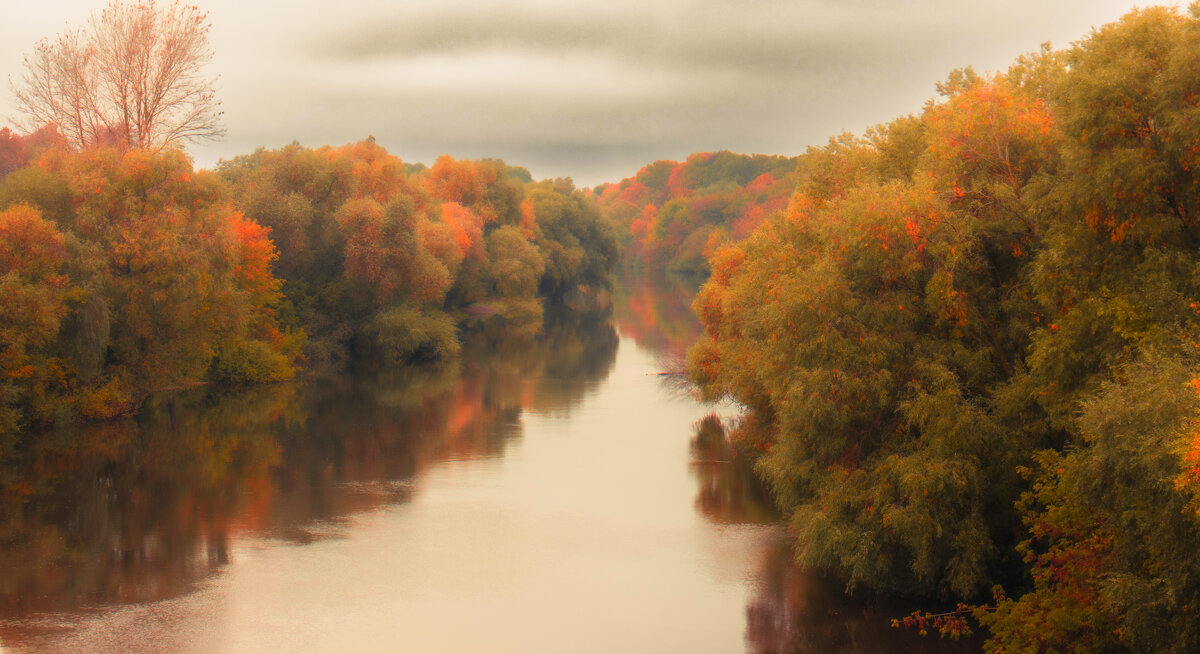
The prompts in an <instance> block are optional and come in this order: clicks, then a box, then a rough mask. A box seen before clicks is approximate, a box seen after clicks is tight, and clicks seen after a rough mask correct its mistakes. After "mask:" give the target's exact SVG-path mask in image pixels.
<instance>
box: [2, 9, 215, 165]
mask: <svg viewBox="0 0 1200 654" xmlns="http://www.w3.org/2000/svg"><path fill="white" fill-rule="evenodd" d="M207 18H208V15H207V14H206V13H204V12H202V11H200V9H198V8H197V7H194V6H191V5H184V4H181V3H180V2H178V1H173V2H171V3H170V4H169V5H166V6H162V5H159V4H158V3H156V1H155V0H142V1H139V2H135V3H129V2H124V1H123V0H113V2H111V3H110V4H109V5H108V6H107V7H105V9H104V10H103V11H102V12H101V13H100V14H99V15H98V16H93V17H92V18H91V20H90V21H89V22H88V25H87V27H86V28H85V29H82V30H75V31H68V32H67V33H65V34H63V35H62V36H60V37H59V38H58V39H57V40H55V41H53V42H50V41H46V40H43V41H40V42H38V43H37V45H35V46H34V51H33V53H32V54H31V55H29V56H28V57H26V58H25V68H26V72H25V75H24V76H23V77H22V80H21V84H19V85H17V84H14V85H13V92H14V94H15V95H16V98H17V107H18V109H19V110H20V111H21V113H22V114H24V119H22V120H20V121H19V123H20V126H21V127H22V128H23V129H25V130H26V131H33V130H36V129H38V128H40V127H42V126H44V125H47V124H54V125H57V126H58V128H59V130H60V131H61V132H62V133H63V135H64V136H66V137H67V139H68V140H69V141H71V142H72V143H74V144H75V145H77V146H80V147H86V146H89V145H94V144H97V143H110V144H121V145H126V146H130V147H141V148H155V149H159V148H164V147H167V146H170V145H176V144H182V143H185V142H194V141H200V140H208V139H216V138H220V137H221V136H222V135H224V133H225V131H224V130H223V129H222V128H221V126H220V117H221V111H220V106H221V103H220V102H219V101H218V100H217V99H216V93H215V92H214V90H213V85H214V82H215V80H214V79H210V78H206V77H204V75H203V68H204V66H205V65H206V64H207V63H208V62H209V61H211V59H212V50H211V49H210V47H209V44H208V31H209V26H208V23H207Z"/></svg>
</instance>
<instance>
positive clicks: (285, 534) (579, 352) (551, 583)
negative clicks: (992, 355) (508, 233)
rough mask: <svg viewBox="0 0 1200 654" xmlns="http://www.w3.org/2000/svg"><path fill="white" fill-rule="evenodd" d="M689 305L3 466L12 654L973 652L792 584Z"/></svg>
mask: <svg viewBox="0 0 1200 654" xmlns="http://www.w3.org/2000/svg"><path fill="white" fill-rule="evenodd" d="M692 290H694V289H693V288H691V287H689V286H688V285H687V283H686V282H683V281H680V280H662V279H658V280H645V279H637V278H632V279H629V280H627V281H626V282H625V283H624V284H622V285H621V287H620V288H619V289H618V291H617V293H616V295H615V297H616V301H615V308H614V313H613V317H612V319H611V320H581V319H579V318H578V317H571V316H568V317H566V318H563V319H559V320H552V321H550V322H549V323H548V327H547V329H546V331H545V333H544V334H543V335H542V336H540V337H538V338H535V339H525V340H519V341H512V340H507V339H502V338H488V337H486V336H484V335H476V336H474V337H472V338H471V339H470V340H469V341H468V343H467V345H466V347H465V348H464V354H463V357H462V361H461V363H460V364H458V365H455V366H450V367H445V368H442V369H407V370H402V371H392V372H383V373H379V372H376V373H360V374H357V375H354V376H345V377H339V378H335V379H326V380H321V381H314V382H307V383H295V384H284V385H277V386H270V387H264V388H253V389H249V390H241V391H237V392H218V391H214V390H210V389H196V390H194V391H188V392H185V393H178V394H175V395H172V396H171V397H168V398H162V399H160V400H157V401H155V402H152V403H150V404H149V405H148V406H147V407H146V408H145V410H144V411H143V412H142V415H140V416H139V417H138V418H137V419H136V420H127V421H123V422H116V423H110V424H104V425H99V426H92V427H88V428H86V429H80V430H78V431H76V432H73V433H62V434H50V435H46V436H44V437H43V438H41V439H40V440H39V442H38V445H37V446H36V447H34V448H33V451H31V452H28V453H25V454H24V455H23V456H22V457H21V458H20V459H17V460H13V461H9V462H7V463H6V464H4V465H3V466H2V467H0V489H2V490H0V650H2V651H4V652H10V651H11V652H396V651H405V652H522V653H537V652H581V653H582V652H605V653H608V652H714V653H718V652H763V653H765V652H906V651H914V652H921V651H930V652H933V651H937V652H948V651H977V649H978V644H977V643H969V644H953V643H946V642H942V641H939V640H936V639H925V638H921V637H920V636H918V635H916V634H913V633H910V632H901V631H897V630H894V629H891V628H890V627H889V626H888V622H889V618H891V617H899V616H900V615H903V614H904V613H907V612H908V611H911V610H912V607H910V608H907V609H902V608H900V605H894V604H887V603H883V604H881V603H880V602H878V601H871V600H867V599H864V598H857V599H856V598H848V597H845V596H843V595H842V593H841V592H840V586H839V585H838V584H837V583H836V582H833V581H831V580H828V579H824V578H822V577H821V576H820V575H817V574H813V573H810V572H807V571H803V570H800V569H797V568H796V567H795V566H793V565H792V564H791V563H790V557H789V556H788V553H787V546H786V538H785V536H784V534H783V531H782V529H781V527H780V526H779V525H778V524H777V520H778V518H777V516H776V515H775V514H774V513H773V511H772V510H771V507H770V503H769V501H768V500H767V499H766V498H765V496H764V495H763V493H762V491H761V489H760V488H759V487H758V486H757V484H756V483H755V481H754V478H753V476H752V475H751V474H750V473H749V472H748V470H746V468H745V466H744V465H741V464H740V463H739V462H737V461H735V460H733V457H732V454H731V452H730V450H729V448H728V446H727V445H726V444H725V443H724V441H723V439H722V437H721V435H720V432H719V430H714V429H712V428H711V427H712V426H713V422H712V421H711V420H710V421H709V422H708V423H707V424H708V427H709V428H708V429H698V425H700V424H702V421H703V419H704V418H705V416H709V415H710V414H714V413H715V414H716V415H718V416H726V417H728V416H731V415H733V414H734V409H733V408H732V407H729V406H720V405H715V406H714V405H705V404H702V403H700V402H698V401H697V400H696V399H695V398H694V397H693V396H692V394H691V392H690V391H689V390H688V389H687V388H686V386H685V385H684V384H683V383H682V382H681V380H680V379H679V378H678V377H677V376H673V375H669V374H662V373H664V372H667V371H669V370H672V369H676V368H677V367H678V366H679V365H680V361H681V360H682V357H683V354H684V351H685V349H686V346H687V344H688V343H689V342H690V341H691V340H692V339H693V338H695V336H696V335H697V333H698V331H699V327H698V325H697V324H696V322H695V319H694V317H692V315H691V313H690V312H689V311H688V309H687V306H686V302H687V298H688V294H689V293H690V292H691V291H692Z"/></svg>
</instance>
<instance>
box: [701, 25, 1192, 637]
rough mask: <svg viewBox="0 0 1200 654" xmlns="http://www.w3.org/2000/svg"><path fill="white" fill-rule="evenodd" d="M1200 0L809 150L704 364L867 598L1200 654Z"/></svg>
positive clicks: (709, 324) (746, 245) (807, 547)
mask: <svg viewBox="0 0 1200 654" xmlns="http://www.w3.org/2000/svg"><path fill="white" fill-rule="evenodd" d="M1197 71H1200V4H1193V5H1192V7H1191V9H1190V12H1189V13H1186V14H1185V13H1181V12H1179V11H1177V10H1174V9H1166V8H1154V9H1147V10H1144V11H1135V12H1133V13H1130V14H1129V15H1127V16H1126V17H1124V18H1123V19H1122V20H1121V21H1119V22H1117V23H1114V24H1110V25H1106V26H1104V27H1102V28H1099V29H1096V30H1094V31H1093V33H1091V34H1090V35H1089V36H1088V37H1087V38H1085V39H1083V40H1081V41H1080V42H1078V43H1077V44H1075V45H1074V46H1073V47H1070V48H1068V49H1064V50H1052V49H1050V48H1049V47H1046V48H1044V49H1043V50H1042V51H1040V52H1037V53H1033V54H1030V55H1026V56H1023V57H1021V58H1019V59H1018V60H1017V61H1016V62H1015V63H1014V64H1013V65H1012V66H1011V67H1010V68H1009V69H1008V70H1007V71H1004V72H1002V73H998V74H994V75H987V76H981V75H977V74H975V73H974V72H972V71H970V70H962V71H957V72H955V73H953V74H951V75H950V77H949V78H948V80H947V81H945V82H944V83H943V84H941V85H940V86H939V90H940V92H941V96H942V97H941V99H940V100H938V101H932V102H930V103H929V104H928V105H927V106H926V107H925V108H924V110H923V111H922V112H920V113H919V114H917V115H914V116H905V117H902V118H899V119H897V120H895V121H892V122H891V123H888V124H886V125H882V126H880V127H878V128H876V129H873V130H871V131H870V132H868V133H867V134H866V135H864V136H861V137H857V136H849V135H844V136H840V137H837V138H835V139H833V140H831V141H830V143H829V144H828V145H827V146H825V147H821V148H814V149H811V150H810V151H809V152H807V153H806V154H805V155H803V156H802V157H801V162H800V164H799V165H798V167H797V171H798V174H799V180H798V186H797V188H796V192H795V193H794V195H792V197H791V199H790V201H789V204H788V206H787V208H786V210H784V211H780V212H777V213H775V214H773V215H771V216H770V217H768V218H767V219H766V220H764V221H763V222H762V223H761V224H760V225H759V226H758V227H757V228H756V229H755V230H754V232H753V233H752V234H750V235H749V236H748V237H747V238H746V239H745V240H743V241H740V242H731V243H726V244H724V245H722V246H720V247H718V248H716V249H715V251H713V252H712V253H711V254H710V256H709V258H708V263H709V265H710V266H711V270H712V275H711V278H710V280H709V281H708V282H707V284H706V285H705V286H704V287H703V288H702V290H701V292H700V293H699V295H698V296H697V298H696V300H695V303H694V308H695V310H696V312H697V313H698V314H699V316H700V318H701V321H702V322H703V323H704V325H705V330H706V333H705V336H704V337H703V338H702V339H701V340H700V341H699V342H698V343H697V344H696V345H695V346H694V347H693V348H692V350H691V351H690V353H689V368H690V373H691V375H692V377H693V378H694V380H695V381H696V382H697V383H698V384H700V385H701V386H702V387H703V388H704V390H705V392H706V393H707V394H708V395H709V396H710V397H717V396H731V397H732V398H734V399H736V400H737V401H738V402H739V403H740V404H741V405H742V406H743V407H744V412H743V414H742V416H741V418H740V419H739V420H738V421H737V422H736V424H735V425H733V428H732V438H733V439H734V441H735V443H736V444H737V445H738V447H739V448H740V449H741V450H742V451H746V452H751V453H753V454H754V456H755V458H756V464H755V465H756V470H757V472H758V473H759V475H760V476H761V477H762V479H764V480H765V482H766V483H767V485H768V486H769V488H770V489H771V491H772V494H773V496H774V498H775V500H776V502H777V503H778V504H779V506H780V508H781V509H782V510H783V511H784V512H785V513H786V515H787V521H788V525H789V527H790V529H791V531H792V533H793V534H794V535H795V556H796V558H797V560H798V561H799V562H800V563H802V564H805V565H809V566H816V567H821V568H825V569H829V570H832V571H834V572H835V573H837V574H839V575H841V576H842V577H843V578H844V579H845V580H846V582H847V583H848V585H849V586H851V587H860V588H868V589H873V590H877V591H885V592H893V593H895V592H899V593H913V594H918V595H921V596H925V597H928V598H933V599H934V600H936V601H943V602H945V601H949V602H954V601H960V602H962V604H960V606H959V608H958V610H956V611H950V612H948V613H944V614H927V613H919V614H916V615H914V616H911V617H910V618H909V619H908V620H907V621H906V622H908V623H910V624H917V625H920V626H922V627H923V628H926V629H931V628H937V629H941V630H943V631H945V632H948V633H957V632H961V631H962V630H963V629H965V628H967V622H966V618H967V617H969V616H974V618H976V619H977V620H978V622H980V623H982V624H983V625H984V626H985V627H986V628H987V630H988V633H989V634H990V640H989V641H988V643H987V649H988V650H989V651H992V652H1017V651H1021V652H1025V651H1061V652H1120V651H1162V652H1166V651H1175V652H1184V651H1200V619H1197V610H1198V609H1200V556H1198V555H1197V549H1196V544H1197V543H1198V542H1200V515H1198V512H1200V431H1198V428H1197V425H1200V257H1198V256H1197V248H1198V246H1200V75H1198V74H1197Z"/></svg>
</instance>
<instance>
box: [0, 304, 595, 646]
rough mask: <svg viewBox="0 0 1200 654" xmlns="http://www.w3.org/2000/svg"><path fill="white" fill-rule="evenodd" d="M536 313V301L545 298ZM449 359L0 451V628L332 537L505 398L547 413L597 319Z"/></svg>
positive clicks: (142, 595) (158, 414) (169, 400)
mask: <svg viewBox="0 0 1200 654" xmlns="http://www.w3.org/2000/svg"><path fill="white" fill-rule="evenodd" d="M550 313H551V314H552V313H553V312H550ZM466 340H467V343H466V346H465V348H464V356H463V357H462V359H461V362H460V363H459V364H456V365H455V366H453V367H444V368H404V369H400V370H387V371H359V372H358V373H357V374H354V375H347V376H339V377H335V378H329V379H322V380H317V381H312V382H309V383H305V384H280V385H275V386H267V387H255V388H246V389H238V390H236V391H218V390H214V389H207V388H198V389H193V390H189V391H186V392H180V393H175V394H171V395H170V396H166V397H161V398H158V399H156V400H154V401H152V402H150V403H148V404H147V406H146V407H145V408H144V410H143V411H142V412H141V414H140V415H139V416H138V417H137V419H136V420H133V419H130V420H123V421H117V422H112V423H107V424H101V425H93V426H88V427H86V428H80V429H77V430H73V431H70V432H59V433H47V434H40V435H37V436H36V437H31V438H30V439H28V443H27V444H26V445H25V446H24V447H23V448H19V449H18V451H17V452H16V453H10V454H9V456H8V457H7V458H6V459H4V460H3V461H0V641H5V642H20V641H22V640H24V637H23V635H22V634H27V633H29V632H34V631H37V630H39V629H54V628H56V627H55V625H54V624H46V623H44V622H39V621H38V620H36V619H34V620H27V619H22V618H26V617H29V616H34V615H37V614H49V613H50V612H76V611H79V610H81V609H89V608H100V607H104V606H111V605H117V604H126V603H142V602H152V601H158V600H163V599H168V598H172V597H177V596H180V595H183V594H186V593H188V592H190V591H192V590H194V589H195V588H196V587H197V586H198V585H200V584H202V583H203V582H204V580H205V579H206V578H209V577H210V576H211V575H213V574H214V573H215V572H216V571H218V570H219V569H220V568H221V567H222V566H223V565H225V564H227V563H229V559H230V551H231V549H232V548H231V541H232V540H233V539H234V538H236V537H239V536H241V537H249V538H268V539H283V540H287V541H291V542H297V543H304V542H310V541H312V540H315V539H319V538H327V537H337V536H338V535H339V530H340V527H341V525H343V524H344V523H345V522H346V521H347V519H348V518H349V517H350V516H353V515H354V514H358V513H362V512H365V511H371V510H374V509H376V508H378V507H381V506H385V505H390V504H395V503H398V502H404V501H406V500H407V499H409V498H410V497H411V496H412V494H413V493H414V492H416V491H415V489H414V485H413V480H414V478H415V477H417V476H418V475H419V474H420V472H421V471H422V470H424V469H425V468H427V467H429V466H430V465H432V464H434V463H436V462H439V461H444V460H447V459H462V458H477V457H487V456H495V455H499V454H502V453H503V451H504V448H505V443H506V442H507V441H508V440H509V439H511V438H513V437H516V436H518V435H519V434H520V423H519V417H520V414H521V413H522V412H523V411H532V412H565V411H570V410H571V408H572V407H573V406H575V405H577V404H578V403H579V402H580V401H581V400H582V399H583V398H584V397H585V395H586V394H587V393H588V392H589V391H590V390H591V389H593V388H595V386H596V384H597V382H598V381H599V380H601V379H604V378H605V377H607V375H608V374H609V372H610V371H611V368H612V365H613V362H614V361H615V358H616V350H617V340H618V339H617V336H616V332H615V330H614V329H613V327H612V325H611V324H610V323H609V322H608V321H606V320H595V319H581V318H580V317H578V316H574V315H570V314H567V315H558V314H554V315H549V314H548V317H547V323H546V327H545V330H544V333H543V334H542V335H540V336H537V337H533V338H524V339H519V340H513V339H511V338H505V337H504V335H502V334H495V333H488V332H480V333H474V334H468V335H467V339H466Z"/></svg>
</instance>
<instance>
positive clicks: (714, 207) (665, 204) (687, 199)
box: [592, 152, 802, 273]
mask: <svg viewBox="0 0 1200 654" xmlns="http://www.w3.org/2000/svg"><path fill="white" fill-rule="evenodd" d="M801 161H802V158H801V157H793V158H788V157H780V156H767V155H761V154H758V155H753V156H751V155H744V154H734V153H732V152H718V153H715V154H713V153H709V152H702V153H698V154H694V155H692V156H690V157H688V159H687V161H685V162H683V163H677V162H674V161H656V162H654V163H652V164H650V165H648V166H646V167H645V168H642V169H641V170H640V171H638V174H637V175H635V176H634V177H631V178H628V179H624V180H622V181H621V182H619V183H617V184H601V185H600V186H597V187H596V188H594V189H592V195H593V196H594V197H595V198H596V200H597V202H598V203H599V205H600V210H601V212H602V213H603V214H604V217H605V218H606V219H607V220H608V221H609V222H610V223H612V224H613V225H614V226H615V227H616V229H617V232H618V234H620V239H621V244H622V253H623V257H624V260H625V262H626V263H628V264H630V265H633V266H641V267H645V268H647V269H651V270H671V271H678V272H689V273H691V272H707V271H708V260H707V257H708V256H710V255H711V254H712V252H713V251H714V250H715V249H716V248H717V247H718V246H720V245H723V244H725V243H727V242H729V241H731V240H732V241H740V240H742V239H744V238H745V237H746V236H748V235H749V234H750V232H752V231H754V228H755V227H757V226H758V224H759V223H760V222H762V220H763V218H765V217H766V216H768V215H770V214H771V213H773V212H776V211H780V210H782V209H784V208H785V207H787V203H788V198H790V197H791V196H792V193H794V192H795V190H796V184H797V182H798V180H799V178H800V173H799V171H798V170H797V165H798V164H799V162H801Z"/></svg>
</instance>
